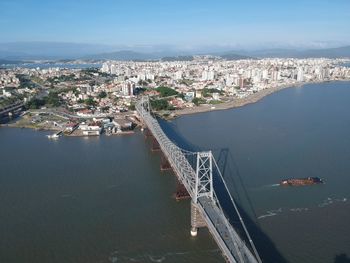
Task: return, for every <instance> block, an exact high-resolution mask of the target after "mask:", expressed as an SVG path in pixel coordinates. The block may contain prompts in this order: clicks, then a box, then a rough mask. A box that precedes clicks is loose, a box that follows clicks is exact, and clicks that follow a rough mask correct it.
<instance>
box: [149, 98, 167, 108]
mask: <svg viewBox="0 0 350 263" xmlns="http://www.w3.org/2000/svg"><path fill="white" fill-rule="evenodd" d="M168 107H169V103H168V101H167V100H165V99H160V100H151V108H152V109H153V110H166V109H168Z"/></svg>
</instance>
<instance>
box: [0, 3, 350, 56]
mask: <svg viewBox="0 0 350 263" xmlns="http://www.w3.org/2000/svg"><path fill="white" fill-rule="evenodd" d="M0 10H1V11H0V22H1V23H0V31H1V39H0V43H1V44H2V46H6V44H7V45H12V46H13V45H14V44H17V45H19V46H21V45H22V46H24V45H28V46H30V44H33V43H37V44H38V43H46V45H47V44H52V45H54V44H57V43H61V44H62V43H64V44H66V45H72V46H74V45H80V47H81V46H82V44H83V46H84V47H86V48H87V49H89V52H91V51H93V50H96V52H100V51H102V50H107V51H112V50H123V49H133V50H134V49H135V50H141V51H149V52H153V51H159V50H190V51H193V50H205V49H213V50H215V49H216V50H223V49H263V48H299V49H302V48H329V47H339V46H344V45H349V44H350V39H349V28H350V13H349V12H348V11H349V10H350V2H349V1H346V0H336V1H326V0H322V1H316V0H310V1H307V2H305V1H301V0H295V1H288V2H287V1H284V2H281V1H276V0H272V1H258V0H250V1H244V2H243V1H239V2H237V1H226V0H219V1H215V2H213V1H208V0H204V1H191V2H188V1H184V0H178V1H174V0H169V1H166V3H164V1H159V0H150V1H137V0H132V1H112V0H100V1H91V0H90V1H82V0H78V1H68V0H62V1H40V0H31V1H20V0H11V1H9V0H3V1H1V2H0Z"/></svg>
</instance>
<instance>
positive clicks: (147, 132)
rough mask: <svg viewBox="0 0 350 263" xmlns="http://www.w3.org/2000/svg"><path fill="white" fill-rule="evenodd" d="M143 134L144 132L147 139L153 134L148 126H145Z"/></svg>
mask: <svg viewBox="0 0 350 263" xmlns="http://www.w3.org/2000/svg"><path fill="white" fill-rule="evenodd" d="M143 134H144V136H145V138H146V139H147V138H148V137H151V136H152V133H151V131H150V130H149V129H148V128H147V127H145V128H144V129H143Z"/></svg>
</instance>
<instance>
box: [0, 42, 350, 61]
mask: <svg viewBox="0 0 350 263" xmlns="http://www.w3.org/2000/svg"><path fill="white" fill-rule="evenodd" d="M135 49H136V50H140V51H135V50H133V49H131V48H128V47H126V46H124V47H123V46H119V47H115V46H110V45H96V44H79V43H55V42H52V43H51V42H16V43H0V60H6V61H7V62H11V61H12V62H18V61H23V60H60V59H84V60H134V61H145V60H160V59H163V60H168V61H169V60H170V61H171V60H177V59H178V60H191V59H193V56H194V55H213V56H218V57H222V58H224V59H227V60H237V59H246V58H266V57H281V58H286V57H293V58H315V57H326V58H340V57H348V58H350V46H344V47H338V48H325V49H262V50H242V49H240V50H228V51H222V50H220V51H217V50H213V49H212V50H210V48H208V49H207V50H180V49H175V48H170V47H166V46H165V47H162V48H160V49H158V50H157V51H154V49H156V48H153V49H152V48H149V49H140V48H135ZM115 50H117V51H115Z"/></svg>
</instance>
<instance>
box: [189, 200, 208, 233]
mask: <svg viewBox="0 0 350 263" xmlns="http://www.w3.org/2000/svg"><path fill="white" fill-rule="evenodd" d="M205 226H207V224H206V223H205V220H204V218H203V216H202V214H201V212H200V211H199V209H198V207H197V204H195V203H194V202H193V201H191V236H193V237H195V236H197V232H198V228H200V227H205Z"/></svg>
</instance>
